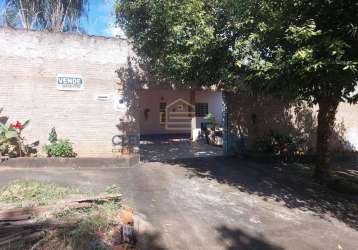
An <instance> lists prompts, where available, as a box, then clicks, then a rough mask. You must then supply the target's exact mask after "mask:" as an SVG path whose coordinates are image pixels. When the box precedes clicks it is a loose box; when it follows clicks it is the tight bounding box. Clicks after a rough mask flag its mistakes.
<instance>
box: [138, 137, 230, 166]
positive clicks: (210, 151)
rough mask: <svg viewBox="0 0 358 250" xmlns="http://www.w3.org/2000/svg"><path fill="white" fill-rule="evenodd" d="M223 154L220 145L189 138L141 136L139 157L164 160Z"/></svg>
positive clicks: (150, 160) (144, 159)
mask: <svg viewBox="0 0 358 250" xmlns="http://www.w3.org/2000/svg"><path fill="white" fill-rule="evenodd" d="M221 155H223V149H222V147H217V146H212V145H208V144H203V143H196V142H192V141H191V139H190V138H185V137H175V136H172V137H169V136H159V135H158V136H155V137H147V138H144V139H143V138H142V139H141V142H140V159H141V161H142V162H166V161H170V160H175V159H189V158H198V157H210V156H221Z"/></svg>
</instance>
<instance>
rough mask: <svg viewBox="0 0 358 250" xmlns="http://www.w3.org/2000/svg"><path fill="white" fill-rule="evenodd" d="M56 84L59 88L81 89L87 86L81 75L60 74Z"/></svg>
mask: <svg viewBox="0 0 358 250" xmlns="http://www.w3.org/2000/svg"><path fill="white" fill-rule="evenodd" d="M56 85H57V89H58V90H70V91H71V90H72V91H79V90H83V89H84V88H85V81H84V80H83V77H82V76H81V75H68V74H58V75H57V76H56Z"/></svg>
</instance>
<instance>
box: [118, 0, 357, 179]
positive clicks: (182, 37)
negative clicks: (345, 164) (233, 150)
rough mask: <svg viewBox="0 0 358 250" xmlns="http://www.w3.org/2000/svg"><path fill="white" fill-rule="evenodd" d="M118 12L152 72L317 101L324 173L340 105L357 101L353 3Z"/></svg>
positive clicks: (171, 0) (221, 0) (158, 2)
mask: <svg viewBox="0 0 358 250" xmlns="http://www.w3.org/2000/svg"><path fill="white" fill-rule="evenodd" d="M116 14H117V20H118V22H119V23H120V24H121V25H122V27H123V29H124V30H125V31H126V34H127V36H128V38H129V39H130V40H131V41H132V43H133V46H134V49H135V50H136V52H137V53H138V55H139V56H140V58H141V60H142V63H143V64H145V65H149V71H150V72H151V73H152V74H155V75H157V76H160V77H162V78H164V79H170V80H174V81H175V82H176V83H179V84H182V85H188V86H205V85H211V84H221V85H222V86H223V87H224V88H226V89H229V90H236V89H237V88H238V86H239V85H238V84H239V83H240V82H243V81H244V82H245V83H247V84H248V85H249V86H250V87H251V89H252V90H254V91H255V92H257V93H270V94H274V95H280V96H287V97H289V98H292V99H295V100H304V101H307V102H309V103H313V104H318V105H319V108H320V109H319V114H318V130H317V153H318V161H317V167H316V175H317V176H319V177H322V176H323V175H326V174H327V171H326V169H327V161H326V160H327V152H328V151H327V150H328V148H327V147H328V138H329V136H330V131H331V129H332V126H333V124H334V120H335V113H336V110H337V106H338V103H339V102H341V101H349V102H353V103H354V102H356V101H357V96H356V95H354V94H353V92H354V89H355V87H356V85H357V76H358V19H357V16H358V2H357V1H356V0H345V1H334V0H241V1H237V0H181V1H179V0H117V5H116Z"/></svg>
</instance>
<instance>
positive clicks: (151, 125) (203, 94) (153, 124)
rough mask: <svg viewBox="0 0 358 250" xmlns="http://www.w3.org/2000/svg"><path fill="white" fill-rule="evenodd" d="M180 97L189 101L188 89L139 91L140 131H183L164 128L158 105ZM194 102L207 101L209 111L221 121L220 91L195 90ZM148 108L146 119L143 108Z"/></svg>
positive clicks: (157, 132) (162, 132)
mask: <svg viewBox="0 0 358 250" xmlns="http://www.w3.org/2000/svg"><path fill="white" fill-rule="evenodd" d="M178 98H181V99H183V100H185V101H187V102H190V90H166V89H148V90H141V93H140V114H139V116H140V133H141V134H142V135H146V134H176V133H183V131H180V130H179V131H175V130H166V129H165V128H164V126H161V125H160V117H159V112H160V109H159V106H160V103H161V102H165V103H167V105H169V104H170V103H172V102H174V101H176V100H177V99H178ZM195 101H196V102H207V103H208V108H209V112H211V113H213V114H214V115H215V117H216V118H217V120H218V121H219V122H221V121H222V93H221V92H219V91H218V92H214V91H196V92H195ZM146 109H149V113H148V119H147V120H146V119H145V115H144V113H145V110H146Z"/></svg>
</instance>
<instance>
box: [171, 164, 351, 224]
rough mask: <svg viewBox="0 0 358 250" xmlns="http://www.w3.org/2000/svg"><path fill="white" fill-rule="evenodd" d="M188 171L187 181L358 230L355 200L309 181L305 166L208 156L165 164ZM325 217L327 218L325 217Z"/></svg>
mask: <svg viewBox="0 0 358 250" xmlns="http://www.w3.org/2000/svg"><path fill="white" fill-rule="evenodd" d="M167 163H170V164H179V165H180V166H182V167H184V168H187V169H189V170H190V171H189V178H197V177H199V178H206V179H214V180H216V181H218V182H219V183H226V184H228V185H231V186H235V187H236V188H238V189H239V190H240V191H241V192H246V193H248V194H255V195H258V196H260V197H262V199H263V200H268V199H271V200H274V201H276V202H280V203H283V204H284V205H285V206H286V207H288V208H290V209H294V208H297V209H300V210H302V211H310V212H313V213H314V214H315V215H316V216H319V217H322V218H324V219H326V220H329V217H330V216H331V217H334V218H336V219H338V220H340V221H342V222H344V223H346V224H347V225H349V226H350V227H352V228H353V229H355V230H358V216H357V215H358V203H357V201H358V197H357V196H354V195H343V194H340V193H336V192H334V191H331V190H329V189H327V188H326V187H325V186H322V185H319V184H316V183H314V182H313V181H312V178H311V170H310V169H308V168H307V167H306V168H305V167H304V166H298V165H283V164H258V163H254V162H249V161H246V160H241V159H237V158H225V157H210V159H208V158H196V159H186V160H185V159H182V160H174V161H168V162H167ZM327 215H328V216H327Z"/></svg>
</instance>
